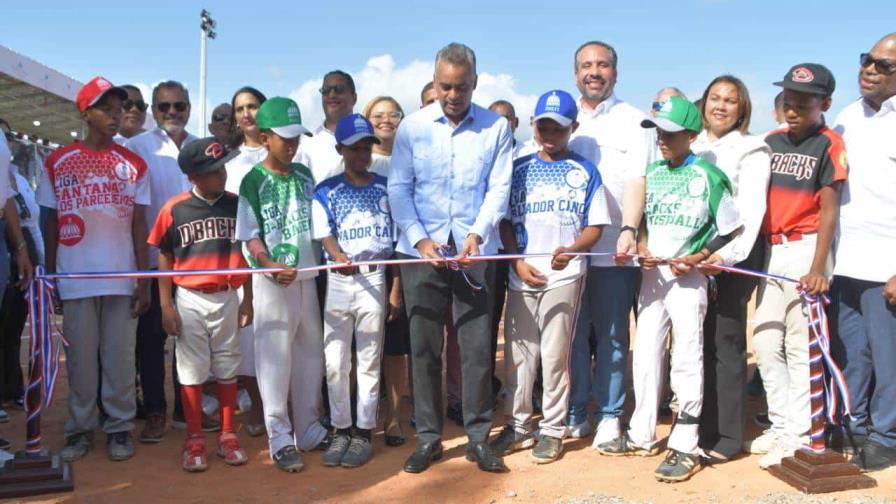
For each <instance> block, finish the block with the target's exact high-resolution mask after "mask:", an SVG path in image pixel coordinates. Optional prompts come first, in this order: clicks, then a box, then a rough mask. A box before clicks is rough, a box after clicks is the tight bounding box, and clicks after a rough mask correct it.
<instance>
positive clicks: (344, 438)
mask: <svg viewBox="0 0 896 504" xmlns="http://www.w3.org/2000/svg"><path fill="white" fill-rule="evenodd" d="M350 442H351V437H349V436H348V435H346V434H336V435H335V436H333V442H332V443H330V446H328V447H327V450H326V451H324V457H323V459H324V465H325V466H327V467H338V466H339V464H341V463H342V457H343V456H344V455H345V452H346V450H348V445H349V443H350Z"/></svg>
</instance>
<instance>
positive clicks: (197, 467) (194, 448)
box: [183, 435, 208, 472]
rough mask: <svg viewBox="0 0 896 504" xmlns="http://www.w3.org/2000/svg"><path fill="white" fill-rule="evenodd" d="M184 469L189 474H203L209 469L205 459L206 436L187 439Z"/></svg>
mask: <svg viewBox="0 0 896 504" xmlns="http://www.w3.org/2000/svg"><path fill="white" fill-rule="evenodd" d="M183 467H184V471H187V472H202V471H204V470H206V468H208V462H207V461H206V459H205V436H201V435H195V436H189V437H187V440H186V442H185V443H184V455H183Z"/></svg>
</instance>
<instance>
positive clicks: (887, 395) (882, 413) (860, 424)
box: [830, 251, 896, 448]
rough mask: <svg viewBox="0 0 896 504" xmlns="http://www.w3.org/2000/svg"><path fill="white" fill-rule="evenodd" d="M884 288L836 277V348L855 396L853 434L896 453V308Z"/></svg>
mask: <svg viewBox="0 0 896 504" xmlns="http://www.w3.org/2000/svg"><path fill="white" fill-rule="evenodd" d="M888 253H892V251H890V252H888ZM888 273H893V272H888ZM883 289H884V284H883V282H870V281H867V280H858V279H855V278H850V277H844V276H835V277H834V282H833V284H831V317H830V329H831V340H832V341H831V349H832V350H833V354H834V359H836V361H837V363H838V364H839V365H840V367H841V368H842V370H843V374H844V376H845V377H846V385H847V387H848V388H849V392H850V395H851V396H852V415H853V420H851V421H850V422H849V425H850V428H851V429H852V432H853V433H856V434H867V435H868V439H869V440H870V441H874V442H876V443H878V444H881V445H884V446H887V447H889V448H896V306H893V305H890V304H887V300H886V299H884V297H883V295H882V294H883ZM869 424H870V425H869Z"/></svg>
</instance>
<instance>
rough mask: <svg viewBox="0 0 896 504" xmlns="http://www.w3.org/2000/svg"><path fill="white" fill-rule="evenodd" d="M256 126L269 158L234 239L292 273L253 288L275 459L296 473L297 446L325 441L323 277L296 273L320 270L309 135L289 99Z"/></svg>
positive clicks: (255, 171) (273, 104)
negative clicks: (321, 418) (305, 151)
mask: <svg viewBox="0 0 896 504" xmlns="http://www.w3.org/2000/svg"><path fill="white" fill-rule="evenodd" d="M255 120H256V122H257V123H258V128H259V129H260V130H261V141H262V143H264V145H265V147H267V150H268V156H267V157H266V158H265V159H264V161H262V162H261V163H258V164H257V165H255V166H254V167H253V168H252V170H251V171H250V172H249V173H248V174H246V176H245V177H244V178H243V181H242V183H241V184H240V198H239V207H238V210H237V224H236V238H237V239H238V240H241V241H242V242H243V243H244V248H243V249H244V252H245V254H246V259H247V261H248V262H249V264H250V265H252V266H253V267H262V268H268V267H280V268H291V269H287V270H285V271H281V272H279V273H276V274H273V275H254V276H253V279H252V280H253V281H252V290H253V292H254V296H255V297H254V308H255V321H254V323H255V359H256V362H255V370H256V374H257V379H258V389H259V391H260V392H261V398H262V403H263V405H264V418H265V426H266V428H267V432H268V443H269V444H270V448H271V458H273V459H274V462H276V463H277V467H279V468H280V469H283V470H284V471H287V472H295V471H298V470H300V469H301V468H302V466H303V463H302V458H301V457H300V456H299V453H298V450H297V448H298V449H301V450H312V449H314V448H315V447H317V446H318V444H320V443H321V442H322V441H323V440H324V439H325V438H326V436H327V431H326V429H324V427H323V426H322V425H320V423H319V422H318V420H317V417H318V415H317V408H318V404H319V403H320V400H321V397H320V395H321V379H322V376H323V340H322V338H321V334H322V328H321V320H320V312H319V310H318V303H317V290H316V289H315V285H314V277H316V276H317V272H299V271H297V269H301V268H306V267H309V266H315V265H317V255H316V254H315V253H314V251H313V249H312V246H311V236H312V233H311V201H312V198H313V196H314V179H313V177H312V175H311V171H310V170H309V169H308V168H307V167H306V166H304V165H301V164H298V163H293V162H292V159H293V157H294V156H295V154H296V150H297V149H298V147H299V138H300V137H301V136H302V135H303V134H306V135H310V132H309V131H308V130H307V129H306V128H305V127H304V126H302V118H301V115H300V114H299V107H298V106H297V105H296V103H295V102H294V101H292V100H290V99H288V98H281V97H274V98H270V99H268V100H267V101H265V102H264V103H263V104H262V105H261V107H259V109H258V113H257V115H256V117H255ZM288 403H291V404H292V415H291V416H292V421H290V415H289V413H288V412H287V404H288Z"/></svg>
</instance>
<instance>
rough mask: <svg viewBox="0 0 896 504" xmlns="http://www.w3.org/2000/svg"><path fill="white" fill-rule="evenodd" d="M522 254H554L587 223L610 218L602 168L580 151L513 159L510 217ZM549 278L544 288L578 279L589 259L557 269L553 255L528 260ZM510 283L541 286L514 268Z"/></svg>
mask: <svg viewBox="0 0 896 504" xmlns="http://www.w3.org/2000/svg"><path fill="white" fill-rule="evenodd" d="M506 218H507V219H508V220H510V223H511V225H512V226H513V232H514V236H515V237H516V243H517V248H518V249H519V251H520V252H521V253H530V254H534V253H550V252H553V251H554V250H555V249H556V248H557V247H560V246H565V247H568V246H570V245H572V244H573V243H574V242H575V241H576V239H578V237H579V235H580V234H581V233H582V229H583V228H584V227H585V226H601V225H605V224H608V223H609V222H610V217H609V213H608V210H607V198H606V194H605V189H604V187H603V184H602V183H601V178H600V173H598V171H597V168H595V167H594V165H593V164H592V163H591V162H589V161H588V160H586V159H585V158H583V157H581V156H579V155H578V154H575V153H572V152H571V153H570V155H569V157H568V158H567V159H563V160H560V161H545V160H543V159H541V158H540V157H538V154H531V155H528V156H525V157H522V158H519V159H517V160H516V162H514V164H513V176H512V178H511V185H510V205H509V207H508V211H507V217H506ZM526 262H527V263H529V264H531V265H533V266H534V267H535V268H536V269H538V270H539V271H540V272H541V273H542V274H544V275H545V276H547V277H548V283H547V285H546V286H545V287H544V288H554V287H559V286H561V285H564V284H566V283H569V282H572V281H574V280H575V279H576V278H578V277H579V276H581V275H582V273H584V271H585V269H584V268H585V265H586V261H583V260H582V259H581V258H580V257H576V258H574V259H573V260H572V261H570V263H569V265H568V266H567V267H566V269H564V270H560V271H554V270H552V269H551V258H550V257H537V258H529V259H526ZM510 287H511V288H512V289H515V290H543V289H535V288H533V287H530V286H528V285H526V284H524V283H523V282H522V281H521V280H520V279H519V277H518V276H517V275H516V272H515V271H514V270H513V268H511V275H510Z"/></svg>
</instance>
